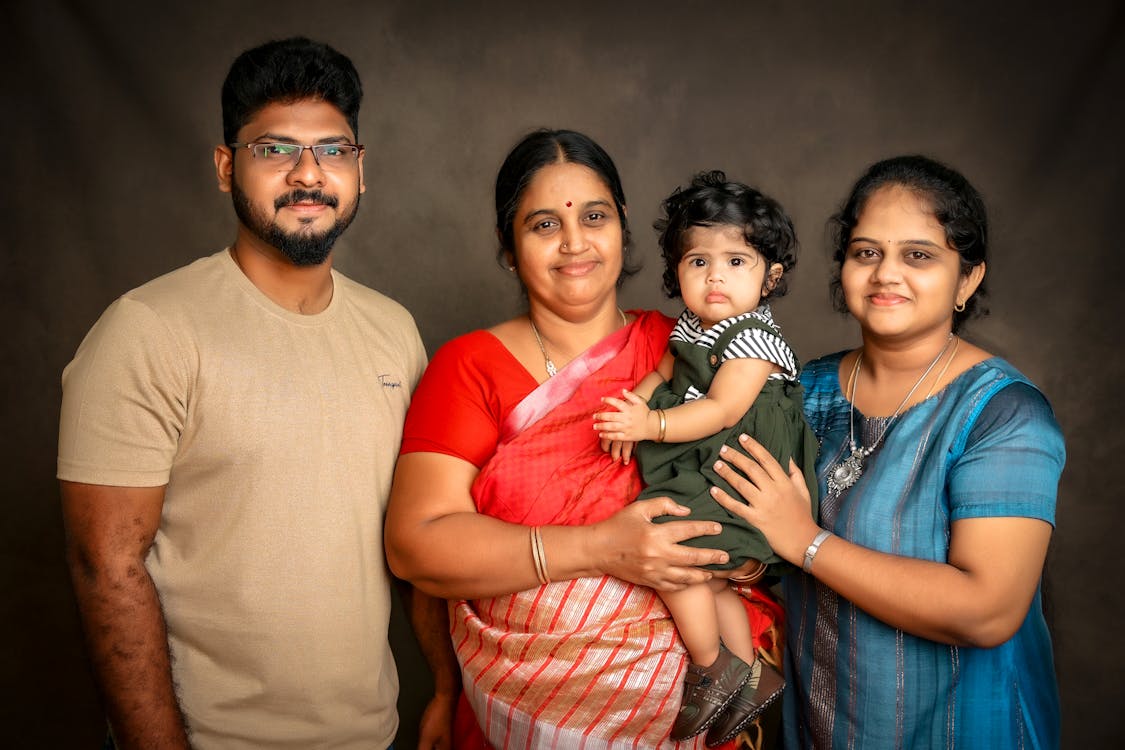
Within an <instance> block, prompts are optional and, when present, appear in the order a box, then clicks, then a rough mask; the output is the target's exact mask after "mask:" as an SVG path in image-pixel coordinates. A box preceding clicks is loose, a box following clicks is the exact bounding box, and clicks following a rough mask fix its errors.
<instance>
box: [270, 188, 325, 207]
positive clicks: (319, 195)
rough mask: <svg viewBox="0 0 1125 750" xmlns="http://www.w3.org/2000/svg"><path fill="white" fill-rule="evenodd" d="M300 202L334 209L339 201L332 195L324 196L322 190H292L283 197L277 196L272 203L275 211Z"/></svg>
mask: <svg viewBox="0 0 1125 750" xmlns="http://www.w3.org/2000/svg"><path fill="white" fill-rule="evenodd" d="M301 201H311V202H312V203H315V204H317V205H324V206H328V207H329V208H336V207H337V205H338V204H339V201H338V200H337V199H336V196H334V195H325V193H324V191H323V190H301V189H297V190H293V191H292V192H289V193H286V194H285V195H282V196H279V197H278V198H277V199H275V200H274V202H273V207H274V209H275V210H277V209H282V208H285V207H286V206H292V205H294V204H296V203H300V202H301Z"/></svg>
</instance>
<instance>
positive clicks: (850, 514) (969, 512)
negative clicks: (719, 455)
mask: <svg viewBox="0 0 1125 750" xmlns="http://www.w3.org/2000/svg"><path fill="white" fill-rule="evenodd" d="M842 355H843V353H842V352H841V353H837V354H834V355H830V356H827V357H823V358H821V359H819V360H816V361H814V362H811V363H809V365H808V366H807V367H806V369H805V371H804V372H803V373H802V376H801V381H802V384H803V385H804V387H805V413H806V416H807V418H808V421H809V424H810V425H811V427H812V429H813V431H814V432H815V433H816V435H817V437H818V439H819V440H820V443H821V446H820V455H819V457H818V458H817V477H818V481H819V485H820V492H821V497H822V501H821V519H820V523H821V526H823V527H824V528H826V529H829V530H830V531H832V532H833V533H835V534H838V535H839V536H841V537H843V538H845V539H849V540H851V541H853V542H855V543H857V544H861V545H863V546H865V547H868V548H871V549H875V550H880V551H883V552H888V553H892V554H896V555H908V556H910V557H916V558H921V559H925V560H938V561H945V560H946V559H947V556H948V550H949V534H950V524H951V523H952V522H953V521H957V520H960V519H965V518H981V517H1011V516H1020V517H1028V518H1037V519H1041V520H1044V521H1047V522H1048V523H1051V524H1052V525H1053V524H1054V517H1055V499H1056V492H1057V488H1058V481H1059V475H1060V473H1061V471H1062V467H1063V462H1064V458H1065V451H1064V447H1063V440H1062V434H1061V432H1060V430H1059V427H1058V424H1057V423H1056V422H1055V419H1054V416H1053V415H1052V413H1051V409H1050V406H1049V405H1048V404H1047V402H1046V399H1045V398H1044V397H1043V396H1042V394H1041V393H1040V392H1039V391H1038V390H1036V389H1035V387H1034V386H1033V385H1031V384H1030V383H1029V382H1028V381H1027V379H1026V378H1025V377H1024V376H1023V375H1021V374H1020V373H1019V372H1018V371H1017V370H1016V369H1015V368H1013V367H1012V366H1011V365H1010V364H1008V363H1007V362H1005V361H1004V360H1002V359H998V358H992V359H989V360H986V361H984V362H981V363H980V364H978V365H976V366H974V367H972V368H970V369H969V370H967V371H966V372H964V373H962V374H961V375H960V376H958V377H957V378H956V379H955V380H954V381H953V382H952V383H951V384H950V385H949V386H947V387H946V388H945V389H943V390H942V391H940V392H938V393H937V394H935V395H933V396H931V397H930V398H928V399H926V400H925V401H922V402H921V403H919V404H916V405H915V406H913V407H911V408H910V409H908V410H907V411H906V412H904V413H903V414H902V415H901V416H900V417H899V418H898V420H897V421H896V422H895V423H894V424H893V425H892V426H891V428H890V429H889V430H888V432H887V434H886V437H885V438H884V441H883V443H882V445H881V446H880V447H879V448H878V449H877V450H876V451H875V452H874V453H873V454H872V455H871V456H870V457H869V458H868V459H867V461H866V465H865V466H864V472H863V475H862V476H861V477H860V478H859V480H858V481H857V482H856V484H855V485H854V486H852V487H851V488H850V489H849V490H845V491H844V492H843V493H842V494H841V495H839V496H835V495H832V494H830V493H828V491H827V486H826V482H825V478H826V474H827V467H828V466H830V465H832V464H834V463H835V462H836V461H837V460H838V459H839V458H840V457H841V456H842V455H844V451H845V450H846V447H847V443H848V430H849V426H848V419H849V409H850V404H849V403H848V401H847V400H846V399H845V397H844V394H843V393H841V390H840V382H839V377H838V371H839V364H840V359H841V357H842ZM856 416H857V420H856V427H857V430H858V429H859V427H860V424H861V422H862V423H863V426H864V428H865V430H868V431H874V432H875V434H878V431H879V430H880V429H881V424H880V421H879V420H869V419H862V420H861V419H860V415H859V414H858V412H857V415H856ZM871 442H872V438H871V437H870V435H865V436H864V440H863V443H864V444H865V445H870V444H871ZM783 586H784V594H785V601H786V610H787V636H788V638H787V642H786V648H787V651H786V677H787V679H788V682H789V689H788V690H787V691H786V695H785V705H784V710H783V714H784V737H785V747H786V748H853V747H854V748H1055V747H1057V746H1058V743H1059V699H1058V690H1057V686H1056V681H1055V672H1054V662H1053V657H1052V653H1051V640H1050V634H1049V633H1048V631H1047V625H1046V622H1045V620H1044V618H1043V608H1042V603H1041V593H1040V591H1038V590H1037V591H1036V594H1035V597H1034V600H1033V601H1032V604H1031V607H1030V609H1029V611H1028V613H1027V617H1026V618H1025V620H1024V622H1023V625H1022V626H1021V627H1020V629H1019V630H1018V632H1017V633H1016V634H1015V635H1014V636H1013V637H1012V638H1011V639H1010V640H1008V641H1007V642H1005V643H1004V644H1002V645H1000V646H997V647H996V648H990V649H981V648H969V647H957V646H951V645H948V644H942V643H937V642H934V641H930V640H927V639H924V638H919V637H916V636H912V635H908V634H906V633H903V632H902V631H900V630H897V629H895V628H892V627H889V626H887V625H885V624H883V623H882V622H880V621H878V620H876V619H874V618H872V617H870V616H869V615H867V614H866V613H864V612H862V611H861V610H859V609H858V608H857V607H855V606H854V605H852V604H851V602H849V601H848V600H846V599H844V598H843V597H840V596H838V595H837V594H836V593H835V592H833V591H832V590H831V589H828V588H827V587H824V586H822V585H820V584H819V583H818V582H817V581H816V579H814V578H813V577H811V576H806V575H804V574H803V573H798V574H794V575H791V576H786V577H785V579H784V580H783Z"/></svg>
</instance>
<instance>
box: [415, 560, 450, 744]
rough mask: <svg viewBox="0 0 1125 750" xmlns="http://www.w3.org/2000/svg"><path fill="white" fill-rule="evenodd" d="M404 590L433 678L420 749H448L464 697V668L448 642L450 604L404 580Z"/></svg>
mask: <svg viewBox="0 0 1125 750" xmlns="http://www.w3.org/2000/svg"><path fill="white" fill-rule="evenodd" d="M402 590H403V592H404V598H405V600H406V602H407V608H408V609H409V611H410V624H411V626H412V627H413V628H414V636H415V637H416V638H417V639H418V645H419V647H420V648H421V649H422V655H423V656H425V657H426V663H427V664H429V666H430V672H432V673H433V677H434V696H433V698H431V699H430V702H429V703H428V704H426V709H425V711H423V712H422V721H421V726H419V727H418V750H449V748H451V747H452V746H453V716H454V712H455V711H456V709H457V699H458V697H459V696H460V694H461V668H460V667H459V666H458V664H457V656H456V654H454V653H453V643H452V641H450V639H449V609H448V606H449V605H448V603H447V602H446V600H445V599H439V598H437V597H434V596H430V595H429V594H424V593H422V592H421V591H419V590H418V589H416V588H414V587H413V586H411V585H410V584H409V583H406V582H405V581H404V582H402Z"/></svg>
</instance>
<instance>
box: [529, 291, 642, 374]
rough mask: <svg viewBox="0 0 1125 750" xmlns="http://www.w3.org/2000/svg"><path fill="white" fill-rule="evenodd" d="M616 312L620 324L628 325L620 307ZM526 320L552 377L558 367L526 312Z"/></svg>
mask: <svg viewBox="0 0 1125 750" xmlns="http://www.w3.org/2000/svg"><path fill="white" fill-rule="evenodd" d="M617 314H618V315H620V316H621V325H622V326H627V325H629V321H628V320H626V318H625V311H624V310H622V309H621V308H620V307H619V308H617ZM527 322H528V323H530V324H531V332H532V333H533V334H535V343H536V344H539V353H540V354H542V355H543V364H545V365H546V366H547V377H549V378H553V377H554V376H556V375H558V374H559V368H558V367H556V366H555V363H554V362H552V361H551V357H550V356H549V355H548V354H547V347H545V346H543V338H542V337H541V336H540V335H539V329H538V328H536V327H535V321H534V320H532V319H531V313H528V314H527Z"/></svg>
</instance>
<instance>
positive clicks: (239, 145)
mask: <svg viewBox="0 0 1125 750" xmlns="http://www.w3.org/2000/svg"><path fill="white" fill-rule="evenodd" d="M255 146H294V147H296V148H299V149H300V151H299V152H298V153H297V157H296V158H295V159H293V161H292V163H291V164H290V166H289V169H287V170H281V169H279V170H278V171H279V172H280V171H287V172H292V171H293V170H294V169H296V168H297V165H299V164H300V163H301V159H303V158H305V149H308V150H309V151H311V152H312V156H313V161H314V162H315V163H316V166H318V167H320V168H321V169H324V167H323V165H321V163H320V157H319V156H317V155H316V150H317V149H318V148H330V147H332V146H336V147H340V146H345V147H347V148H354V149H356V151H355V158H354V159H353V160H352V161H350V162H348V164H349V165H351V164H358V163H359V159H360V157H361V156H363V152H364V150H365V149H364V146H363V144H362V143H347V142H344V143H339V142H333V143H314V144H311V145H305V144H304V143H291V142H289V141H250V142H249V143H241V142H239V141H233V142H231V143H228V144H227V148H239V149H241V148H245V149H250V158H251V159H256V158H257V155H256V154H255V153H254V147H255Z"/></svg>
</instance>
